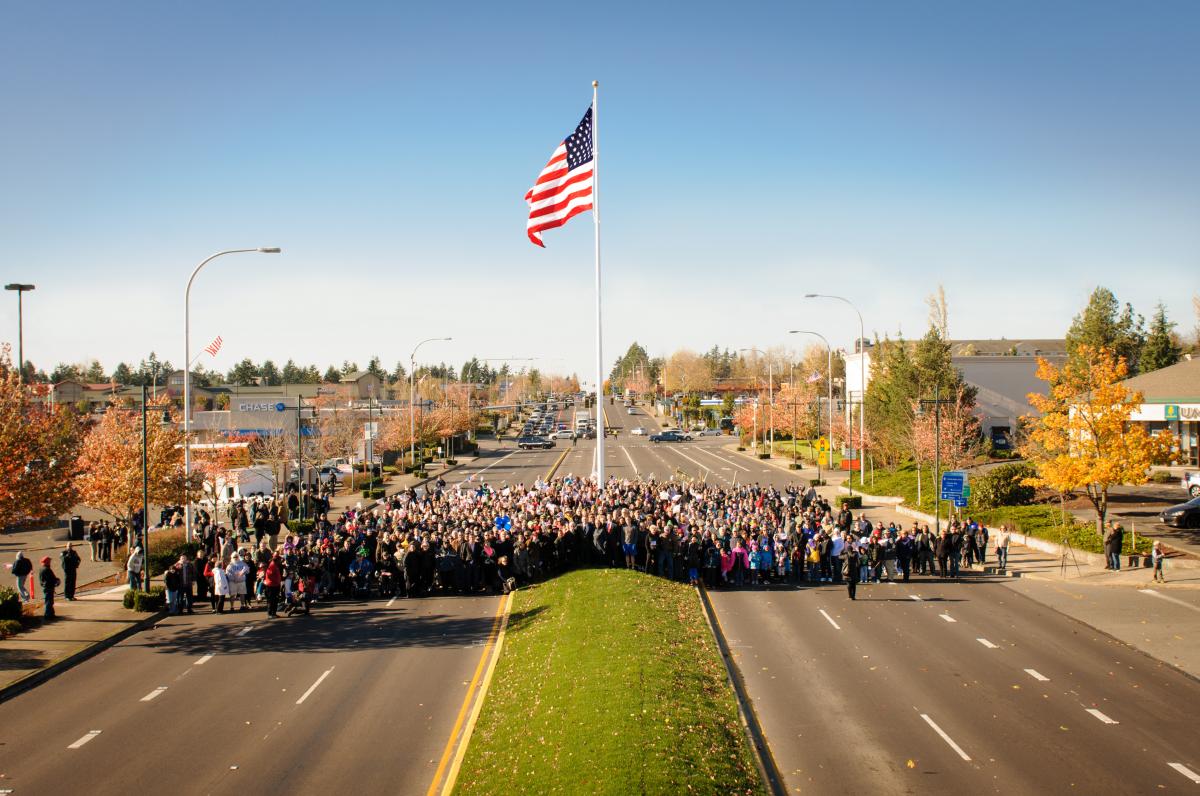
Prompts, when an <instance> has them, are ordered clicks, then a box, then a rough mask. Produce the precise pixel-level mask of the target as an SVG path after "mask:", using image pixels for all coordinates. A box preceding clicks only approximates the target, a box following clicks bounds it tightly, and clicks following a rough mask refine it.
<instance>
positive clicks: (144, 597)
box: [121, 586, 167, 614]
mask: <svg viewBox="0 0 1200 796" xmlns="http://www.w3.org/2000/svg"><path fill="white" fill-rule="evenodd" d="M121 602H122V604H123V605H124V606H125V607H126V608H130V609H132V610H134V611H137V612H139V613H143V614H145V613H151V612H153V611H161V610H162V609H163V608H166V607H167V591H166V589H165V588H163V587H162V586H151V587H150V591H140V590H138V591H134V590H133V589H129V590H128V591H126V592H125V596H124V597H123V598H122V600H121Z"/></svg>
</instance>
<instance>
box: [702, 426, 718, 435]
mask: <svg viewBox="0 0 1200 796" xmlns="http://www.w3.org/2000/svg"><path fill="white" fill-rule="evenodd" d="M700 436H702V437H719V436H721V429H719V428H706V429H704V430H703V431H701V432H700Z"/></svg>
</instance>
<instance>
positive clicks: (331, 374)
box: [321, 365, 342, 384]
mask: <svg viewBox="0 0 1200 796" xmlns="http://www.w3.org/2000/svg"><path fill="white" fill-rule="evenodd" d="M341 380H342V372H341V371H340V370H338V369H337V367H336V366H335V365H330V366H329V367H328V368H326V369H325V375H324V376H322V377H321V381H323V382H324V383H325V384H337V383H338V382H339V381H341Z"/></svg>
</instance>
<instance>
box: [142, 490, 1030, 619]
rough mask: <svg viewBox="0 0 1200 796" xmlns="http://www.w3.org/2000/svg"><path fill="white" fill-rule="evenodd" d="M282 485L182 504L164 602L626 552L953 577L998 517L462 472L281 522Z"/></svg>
mask: <svg viewBox="0 0 1200 796" xmlns="http://www.w3.org/2000/svg"><path fill="white" fill-rule="evenodd" d="M294 500H295V495H288V496H282V497H279V498H275V499H264V500H256V501H251V502H249V503H248V504H243V505H238V506H234V507H231V508H230V510H229V512H228V515H227V516H228V517H229V518H230V520H229V522H228V524H227V523H225V522H218V521H216V520H215V519H214V518H212V517H210V516H209V515H208V514H207V513H200V514H199V515H198V516H197V527H198V529H199V537H200V538H201V540H202V548H201V550H200V552H199V553H198V555H197V556H196V558H195V559H191V558H189V557H187V556H183V557H181V558H180V560H179V561H178V562H176V564H175V565H174V566H172V567H171V569H170V570H169V571H168V572H167V573H166V575H165V576H164V580H165V582H166V586H167V591H168V598H169V602H170V605H171V608H172V610H173V611H192V610H194V606H195V605H196V604H198V603H199V604H203V603H207V604H208V605H209V606H210V608H211V609H212V610H214V611H217V612H224V611H226V610H230V611H245V610H249V609H250V608H251V607H252V606H253V605H254V604H255V603H265V605H266V607H267V614H268V616H271V617H274V616H277V615H278V614H279V613H280V612H284V613H288V614H292V613H296V612H301V613H308V612H309V611H310V609H311V605H312V603H313V602H314V601H315V600H324V599H330V598H335V597H348V598H358V599H362V598H371V597H383V598H391V597H397V596H400V597H412V598H417V597H422V596H426V595H431V594H465V593H476V592H493V593H504V592H507V591H510V590H512V589H514V588H518V587H520V586H523V585H526V584H529V583H532V582H535V581H538V580H541V579H543V578H546V577H549V576H552V575H554V574H557V573H560V572H563V571H565V570H568V569H572V568H576V567H582V566H605V567H627V568H633V569H638V570H642V571H645V572H648V573H652V574H655V575H658V576H660V577H665V578H671V579H675V580H680V581H686V582H691V583H694V584H699V583H701V582H703V583H704V584H705V585H706V586H707V587H708V588H739V587H751V586H760V585H765V584H820V583H849V584H851V593H852V594H853V584H857V583H859V582H881V581H899V580H908V579H909V577H910V576H911V575H912V574H914V573H918V574H923V575H933V576H939V577H956V576H957V575H958V574H959V572H960V570H961V569H962V568H964V567H972V566H973V565H975V564H976V563H978V564H980V565H982V564H983V563H984V562H985V560H986V558H987V556H988V553H989V544H990V545H991V549H992V550H993V551H994V552H995V554H996V555H997V556H998V557H1000V561H999V563H1000V565H1001V566H1003V565H1004V557H1005V556H1006V554H1007V548H1008V539H1009V535H1008V531H1007V530H1006V529H1004V528H1001V529H999V530H998V532H997V533H996V534H994V536H993V535H992V534H990V532H989V530H988V529H987V528H985V527H983V526H981V525H979V524H978V523H975V522H972V521H970V520H969V519H968V520H964V521H962V522H954V523H951V524H950V525H949V526H948V527H947V528H945V529H944V530H943V531H942V532H941V534H940V536H939V535H936V534H934V533H933V532H932V531H930V529H929V527H928V526H926V525H920V524H917V523H914V524H913V525H912V527H910V528H902V527H898V526H897V525H895V524H892V523H889V524H887V525H876V524H874V523H872V522H871V520H870V519H868V518H867V517H866V516H865V515H864V514H862V513H859V514H858V515H857V516H856V515H855V513H854V512H853V511H851V509H850V508H849V507H848V506H847V505H845V504H842V505H841V506H836V507H835V506H832V505H830V503H829V502H828V501H827V500H826V499H825V498H823V497H820V496H818V494H817V493H816V490H815V489H813V488H811V487H809V488H801V487H798V486H795V485H793V486H788V487H784V488H783V489H780V488H777V487H774V486H761V485H756V484H754V485H743V486H738V487H733V488H722V487H719V486H716V485H712V484H700V483H694V484H683V483H677V482H666V483H659V482H655V481H637V482H631V481H617V480H612V481H610V482H609V484H608V485H607V488H606V489H605V491H604V492H603V494H600V493H599V490H598V489H597V487H596V484H595V483H594V482H592V481H589V480H586V479H576V478H571V477H568V478H561V479H554V480H552V481H550V482H546V483H544V482H537V483H535V484H532V485H518V486H512V487H509V486H505V487H503V488H497V487H495V486H492V485H489V484H487V483H484V482H478V483H476V482H474V481H472V482H467V483H463V484H459V485H457V486H456V487H452V488H448V487H447V486H446V484H445V483H444V482H441V481H439V482H437V483H436V484H431V485H430V487H429V488H428V489H423V490H420V491H416V490H409V491H405V492H400V493H398V494H396V495H394V496H392V497H391V498H389V499H388V500H387V501H381V502H380V503H378V504H376V505H374V506H371V507H368V508H363V507H362V506H361V504H360V505H359V506H358V507H356V508H352V509H350V510H348V511H346V512H344V513H343V514H342V515H340V516H339V517H336V518H331V517H330V516H329V514H328V513H327V512H325V511H321V510H320V509H321V508H322V506H321V505H320V504H319V503H318V504H316V509H317V513H316V519H315V521H314V523H313V524H312V528H311V530H305V532H303V533H298V532H294V531H289V524H288V521H287V518H288V517H289V516H294V515H292V514H291V513H290V512H291V511H292V510H294V509H295V508H297V506H296V505H295V502H294Z"/></svg>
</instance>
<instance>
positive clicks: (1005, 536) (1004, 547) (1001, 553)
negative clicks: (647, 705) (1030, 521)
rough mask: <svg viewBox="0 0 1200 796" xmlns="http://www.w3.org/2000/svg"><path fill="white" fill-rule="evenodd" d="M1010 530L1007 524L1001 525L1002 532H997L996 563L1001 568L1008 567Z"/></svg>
mask: <svg viewBox="0 0 1200 796" xmlns="http://www.w3.org/2000/svg"><path fill="white" fill-rule="evenodd" d="M1009 537H1010V535H1009V532H1008V526H1007V525H1001V526H1000V532H999V533H998V534H996V565H997V566H999V567H1000V569H1008V543H1009Z"/></svg>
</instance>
